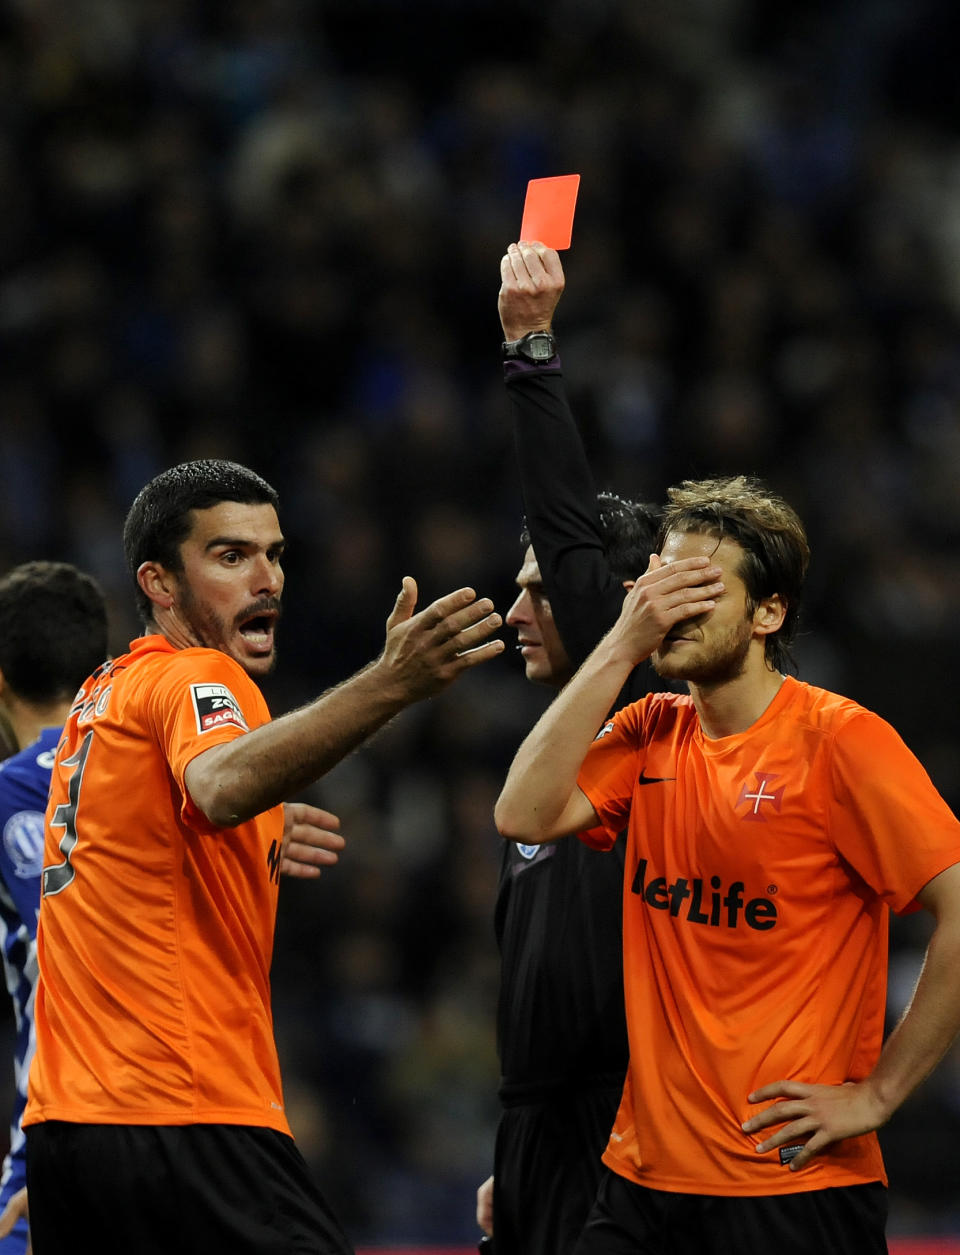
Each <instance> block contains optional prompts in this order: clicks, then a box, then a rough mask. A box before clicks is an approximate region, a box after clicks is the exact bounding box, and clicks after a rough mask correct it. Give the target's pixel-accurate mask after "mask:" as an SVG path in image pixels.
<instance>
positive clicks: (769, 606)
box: [753, 593, 787, 636]
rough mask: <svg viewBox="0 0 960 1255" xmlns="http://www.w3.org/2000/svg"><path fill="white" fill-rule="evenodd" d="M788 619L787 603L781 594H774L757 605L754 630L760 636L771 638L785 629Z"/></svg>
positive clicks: (754, 613)
mask: <svg viewBox="0 0 960 1255" xmlns="http://www.w3.org/2000/svg"><path fill="white" fill-rule="evenodd" d="M786 617H787V603H786V602H785V601H784V599H783V598H782V597H781V596H780V594H779V593H774V594H773V595H772V596H770V597H764V599H763V600H762V601H760V602H758V603H757V606H756V609H755V610H754V612H753V629H754V631H755V632H757V633H758V634H759V635H760V636H770V635H771V634H772V633H774V632H778V631H779V630H780V628H782V627H783V621H784V619H785V618H786Z"/></svg>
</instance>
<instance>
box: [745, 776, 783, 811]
mask: <svg viewBox="0 0 960 1255" xmlns="http://www.w3.org/2000/svg"><path fill="white" fill-rule="evenodd" d="M753 776H754V780H755V783H754V784H753V785H750V784H749V783H748V782H747V781H744V782H743V787H742V788H741V790H740V796H739V797H738V798H737V801H736V805H737V806H741V805H742V804H743V803H744V802H749V803H750V805H749V806H748V807H747V810H746V811H745V812H744V813H743V814H742V815H741V816H740V818H741V819H745V820H747V821H748V822H749V823H754V824H765V823H766V822H767V816H768V815H770V814H771V813H772V812H774V811H779V809H780V805H781V803H782V801H783V790H784V787H785V786H784V785H782V784H781V786H780V787H779V789H774V788H773V787H772V786H773V781H774V780H779V779H780V777H779V776H778V775H777V774H776V773H775V772H770V771H755V772H754V773H753ZM765 804H767V805H765Z"/></svg>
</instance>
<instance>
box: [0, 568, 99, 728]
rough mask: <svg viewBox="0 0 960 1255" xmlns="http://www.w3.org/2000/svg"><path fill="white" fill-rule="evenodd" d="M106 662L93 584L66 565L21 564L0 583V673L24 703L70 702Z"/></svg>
mask: <svg viewBox="0 0 960 1255" xmlns="http://www.w3.org/2000/svg"><path fill="white" fill-rule="evenodd" d="M106 656H107V607H106V603H105V601H104V597H103V593H102V592H101V591H100V586H99V585H98V584H97V582H96V580H94V579H92V578H91V577H90V576H89V575H86V574H84V572H83V571H78V570H77V568H76V567H75V566H71V565H70V564H69V563H67V562H25V563H23V564H22V565H21V566H18V567H14V568H13V569H12V570H11V571H8V572H7V573H6V575H4V576H3V577H0V671H2V672H3V678H4V681H5V682H6V683H7V684H9V686H10V688H11V689H12V690H13V692H14V693H16V695H17V696H18V697H20V698H21V699H22V700H23V701H26V702H37V703H44V704H45V703H48V702H54V701H61V700H63V699H65V698H70V697H73V695H74V694H75V693H76V691H77V689H78V688H79V687H80V685H81V684H82V683H83V681H84V680H85V679H86V678H87V676H89V675H90V674H91V673H92V672H93V671H95V670H96V668H97V667H98V666H99V665H100V663H102V662H103V661H104V659H105V658H106Z"/></svg>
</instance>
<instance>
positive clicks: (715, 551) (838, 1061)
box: [497, 477, 960, 1255]
mask: <svg viewBox="0 0 960 1255" xmlns="http://www.w3.org/2000/svg"><path fill="white" fill-rule="evenodd" d="M807 561H808V548H807V541H806V537H805V535H804V531H803V527H802V524H801V523H800V520H799V519H798V518H797V516H796V514H795V513H794V512H793V510H791V509H790V507H789V506H788V505H787V504H786V503H785V502H783V501H782V500H781V499H780V498H778V497H776V496H775V495H774V494H772V493H770V492H768V491H767V490H766V489H765V488H764V487H763V486H762V485H761V484H759V483H758V482H756V481H752V480H748V479H745V478H743V477H736V478H731V479H722V480H708V481H703V482H698V483H692V482H687V483H684V484H683V485H681V486H679V487H677V488H674V489H672V490H671V491H670V493H669V494H668V505H667V508H666V511H665V515H664V521H663V526H662V530H661V537H660V547H659V555H658V556H655V557H654V558H653V559H652V560H651V563H650V568H649V570H648V571H647V572H646V574H645V575H643V576H642V577H641V579H640V580H638V581H637V583H636V585H635V586H634V588H633V589H632V590H631V592H630V593H629V594H628V595H627V597H626V599H625V602H624V609H623V613H622V614H621V616H620V618H619V620H618V621H617V623H616V625H615V626H614V627H613V628H612V630H611V631H610V632H609V633H608V634H607V636H606V637H604V639H603V641H601V643H600V645H599V646H598V647H597V648H596V650H594V652H593V653H592V654H591V656H590V657H589V658H588V659H587V661H586V662H585V663H584V665H583V666H582V667H581V669H580V670H579V672H578V673H577V675H576V676H575V677H574V678H573V679H572V680H571V681H570V683H569V684H568V685H567V687H566V688H565V689H564V691H563V692H562V693H561V695H560V696H559V697H558V699H557V700H556V702H554V703H553V705H552V706H551V707H550V709H549V710H548V711H547V713H546V714H545V715H544V716H543V718H542V719H541V720H540V722H539V723H538V724H537V725H536V727H535V728H534V729H533V731H532V732H531V734H530V735H529V736H528V737H527V739H526V741H525V742H524V743H523V745H522V746H521V748H520V750H519V751H518V753H517V756H516V758H515V759H514V762H513V765H512V766H511V768H510V772H509V774H508V777H507V781H506V783H505V786H504V789H503V792H502V794H501V796H500V799H499V802H498V804H497V824H498V827H499V829H500V831H501V832H502V834H503V835H504V836H505V837H509V838H511V839H513V840H518V841H524V842H530V843H537V842H544V841H552V840H554V839H556V838H559V837H562V836H566V835H568V834H572V833H580V834H582V839H584V840H587V841H588V842H590V843H592V844H594V845H596V846H597V847H598V848H601V849H604V848H609V847H610V845H611V844H612V842H613V838H614V835H615V834H616V833H617V832H619V830H620V829H621V828H622V826H623V824H624V823H625V822H626V823H627V824H628V833H629V835H628V849H627V857H626V872H625V882H624V892H623V935H624V941H623V945H624V983H625V1000H626V1007H627V1022H628V1033H629V1036H630V1065H629V1070H628V1074H627V1081H626V1084H625V1086H624V1091H623V1097H622V1100H621V1104H620V1110H619V1112H618V1115H617V1120H616V1123H615V1125H614V1129H613V1132H612V1134H611V1136H610V1141H609V1143H608V1146H607V1150H606V1152H605V1154H604V1162H605V1164H606V1166H607V1168H608V1172H607V1174H606V1176H605V1177H604V1179H603V1181H602V1182H601V1186H600V1191H599V1194H598V1197H597V1202H596V1204H595V1206H594V1209H593V1212H592V1213H591V1216H590V1218H589V1220H588V1222H587V1226H586V1228H585V1230H584V1233H583V1234H582V1236H581V1238H580V1241H579V1243H578V1245H577V1247H576V1255H599V1253H600V1252H603V1255H621V1253H622V1255H626V1253H627V1252H631V1253H634V1252H636V1251H638V1250H643V1251H644V1252H648V1253H649V1255H686V1253H687V1252H690V1253H691V1255H692V1253H693V1252H696V1255H721V1252H729V1251H747V1250H764V1249H771V1250H776V1251H778V1253H779V1255H822V1253H823V1252H824V1251H829V1252H830V1253H831V1255H870V1253H873V1252H883V1251H885V1250H886V1240H885V1237H884V1227H885V1216H886V1190H885V1186H886V1178H885V1174H884V1167H883V1162H882V1159H881V1155H880V1150H879V1145H878V1142H877V1137H876V1133H875V1130H876V1129H878V1128H879V1127H880V1126H881V1125H882V1124H883V1123H884V1122H885V1121H886V1120H887V1119H888V1118H889V1117H890V1115H891V1114H892V1112H893V1111H894V1110H895V1109H896V1108H897V1107H898V1106H899V1105H900V1103H902V1102H903V1100H904V1099H905V1098H906V1097H907V1095H908V1094H909V1093H910V1092H911V1091H912V1090H913V1089H914V1088H915V1087H916V1086H917V1085H919V1084H920V1082H921V1081H922V1080H923V1079H924V1077H925V1076H927V1074H928V1073H929V1072H930V1071H931V1069H932V1068H933V1067H934V1066H935V1065H936V1064H937V1062H938V1061H939V1060H940V1058H941V1057H942V1056H943V1054H944V1053H945V1051H946V1050H947V1049H948V1047H949V1046H950V1044H951V1043H952V1041H953V1040H954V1037H955V1036H956V1034H957V1031H958V1029H960V987H958V986H957V982H956V970H957V966H958V964H960V824H958V822H957V820H956V819H955V817H954V816H953V815H952V813H951V812H950V810H949V808H948V807H947V806H946V804H945V803H944V802H943V800H942V799H941V797H940V796H939V794H938V793H937V791H936V790H935V789H934V787H933V785H932V784H931V782H930V780H929V778H928V777H927V775H926V773H925V772H924V770H923V768H922V767H921V765H920V763H919V762H918V761H917V760H916V758H915V757H914V756H913V755H912V754H911V753H910V751H909V750H908V749H907V748H906V746H905V745H904V744H903V742H902V741H901V740H900V738H899V737H898V736H897V734H896V733H895V732H894V730H893V729H892V728H891V727H890V726H889V725H888V724H887V723H885V722H884V721H883V720H882V719H880V718H879V717H878V716H876V715H874V714H872V713H870V712H869V711H867V710H865V709H863V707H861V706H858V705H857V704H856V703H855V702H852V701H850V700H848V699H846V698H843V697H839V696H837V695H836V694H834V693H829V692H826V691H825V690H823V689H819V688H814V687H812V686H810V685H807V684H803V683H801V682H800V681H798V680H796V679H794V678H793V677H791V676H785V675H784V669H785V668H786V666H787V664H788V662H789V654H788V647H789V643H790V639H791V635H792V633H793V631H794V628H795V626H796V621H797V614H798V609H799V604H800V593H801V588H802V584H803V580H804V576H805V573H806V567H807ZM691 564H699V566H700V568H701V571H702V583H701V584H700V585H699V586H698V587H697V588H694V589H691V588H690V587H686V586H684V583H683V581H682V579H681V578H680V573H681V572H682V571H685V570H689V569H691ZM647 657H650V658H652V661H653V664H654V666H655V668H656V670H657V671H658V672H659V674H660V675H661V676H663V677H664V678H669V679H672V680H685V681H686V682H687V685H688V688H689V695H688V696H687V695H684V696H679V695H677V694H666V693H662V694H654V695H651V696H648V697H646V698H643V699H642V700H641V701H639V702H636V703H634V704H632V705H629V706H627V707H625V708H624V709H623V710H621V711H619V712H618V713H617V715H616V716H615V717H614V718H613V719H612V720H609V721H608V722H606V723H604V719H605V712H606V710H607V708H608V707H609V705H610V703H611V701H612V700H613V698H614V697H615V696H616V694H617V692H618V691H619V690H620V687H621V685H622V684H623V681H624V679H625V677H626V676H627V675H628V674H629V673H630V671H631V669H632V668H633V667H634V666H635V665H636V664H637V663H638V662H639V661H640V660H641V659H643V658H647ZM601 724H602V725H603V726H602V727H601ZM598 728H600V731H599V734H598V732H597V729H598ZM917 905H919V906H922V907H924V908H926V909H927V910H929V911H930V912H931V913H932V914H933V916H934V918H935V921H936V927H935V930H934V933H933V936H932V939H931V941H930V945H929V948H928V952H927V958H926V963H925V965H924V969H923V974H922V976H921V978H920V980H919V982H918V985H917V988H916V991H915V993H914V996H913V999H912V1001H911V1003H910V1006H909V1007H908V1009H907V1011H906V1013H905V1014H904V1016H903V1018H902V1020H901V1021H900V1023H899V1025H898V1026H897V1028H896V1029H895V1030H894V1032H893V1033H892V1034H891V1035H890V1037H889V1039H888V1040H887V1042H886V1043H885V1044H883V1042H882V1033H883V1025H884V1011H885V997H886V964H887V949H886V947H887V940H886V937H887V920H886V912H887V908H888V907H889V908H892V909H893V910H895V911H898V912H899V911H907V910H910V909H913V908H914V907H916V906H917Z"/></svg>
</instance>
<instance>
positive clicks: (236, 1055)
mask: <svg viewBox="0 0 960 1255" xmlns="http://www.w3.org/2000/svg"><path fill="white" fill-rule="evenodd" d="M283 544H284V541H283V533H282V532H281V530H280V524H279V521H278V517H277V497H276V494H275V493H274V491H273V489H272V488H271V487H270V486H269V485H268V484H267V483H265V482H264V481H263V480H262V479H260V477H259V476H257V475H255V474H253V472H251V471H249V470H247V469H246V468H244V467H241V466H238V465H236V464H235V463H231V462H223V461H198V462H190V463H185V464H183V465H181V466H177V467H174V468H173V469H172V470H169V471H166V472H164V473H163V474H161V475H159V476H158V477H157V478H156V479H154V480H152V481H151V482H150V483H149V484H148V485H147V486H146V488H144V489H143V491H142V492H141V493H140V494H139V496H138V497H137V499H136V501H135V502H134V504H133V506H132V508H131V510H130V513H129V515H128V517H127V522H126V526H125V530H124V545H125V549H126V554H127V561H128V565H129V567H130V570H131V574H132V575H133V577H134V579H135V581H136V590H137V598H138V603H139V607H140V610H141V613H142V616H143V619H144V623H145V628H146V634H145V635H144V636H142V637H140V638H139V639H138V640H136V641H134V642H133V643H132V645H131V648H130V652H129V653H127V654H125V655H123V656H122V657H119V658H117V659H115V660H114V661H112V662H110V663H108V664H105V665H104V666H103V667H101V668H100V670H98V671H97V672H95V673H94V674H93V675H92V676H91V677H90V679H89V680H88V681H87V682H86V683H85V684H84V685H83V687H82V689H81V691H80V693H79V694H78V696H77V699H76V701H75V702H74V704H73V707H72V709H71V711H70V713H69V716H68V718H67V721H66V725H65V728H64V735H63V738H62V740H61V742H60V745H59V747H58V750H57V755H56V760H55V763H54V768H53V778H52V782H51V794H50V802H49V806H48V809H47V816H46V845H45V856H44V867H43V876H42V891H43V898H42V906H41V912H40V926H39V932H38V957H39V965H40V981H39V986H38V991H37V998H36V1029H37V1053H36V1058H35V1060H34V1064H33V1067H32V1069H31V1073H30V1086H29V1101H28V1105H27V1112H26V1115H25V1117H24V1125H25V1127H26V1129H27V1179H28V1186H29V1191H30V1216H31V1229H32V1234H33V1241H34V1249H35V1252H36V1255H46V1253H54V1252H61V1251H64V1250H97V1251H99V1252H101V1253H102V1255H108V1253H111V1252H115V1253H116V1255H120V1252H123V1255H131V1253H132V1252H136V1255H151V1253H153V1252H156V1253H157V1255H160V1253H161V1252H162V1253H163V1255H169V1253H170V1252H171V1251H177V1252H180V1253H183V1252H191V1251H195V1252H198V1253H200V1252H203V1253H204V1255H208V1253H209V1252H215V1251H230V1252H231V1255H245V1253H248V1255H261V1253H262V1252H267V1251H276V1252H281V1251H290V1252H292V1251H295V1250H296V1251H300V1250H303V1251H314V1252H331V1253H335V1255H345V1253H347V1252H350V1250H351V1246H350V1243H349V1241H348V1239H347V1238H346V1236H345V1235H344V1234H343V1231H342V1230H341V1228H340V1225H339V1223H338V1222H337V1220H336V1218H335V1217H334V1216H333V1215H332V1214H331V1212H330V1209H329V1208H328V1206H327V1204H326V1202H325V1200H324V1198H323V1196H322V1195H321V1194H320V1192H319V1191H318V1190H317V1188H316V1186H315V1185H314V1183H313V1182H312V1181H311V1180H310V1177H309V1174H308V1172H307V1169H306V1165H305V1163H304V1161H303V1159H302V1158H301V1157H300V1155H299V1153H298V1151H297V1149H296V1146H295V1145H294V1142H293V1140H292V1138H291V1136H290V1130H289V1127H288V1124H287V1119H286V1115H285V1113H284V1105H283V1093H282V1088H281V1084H280V1073H279V1067H278V1062H277V1052H276V1047H275V1044H274V1039H273V1028H272V1022H271V1011H270V986H269V965H270V956H271V949H272V944H273V931H274V921H275V915H276V905H277V885H278V879H279V874H280V870H281V867H282V864H283V861H284V857H285V850H286V847H287V846H288V845H289V844H290V843H291V842H297V841H300V840H305V841H306V843H307V845H308V846H309V845H310V844H311V842H312V837H313V833H314V830H315V829H316V828H317V827H320V828H323V827H324V826H327V825H330V824H335V820H334V818H333V817H332V816H329V815H328V814H327V812H325V811H321V810H318V808H316V807H311V806H307V805H306V804H303V803H299V804H295V805H292V806H287V807H286V808H285V807H284V805H283V801H284V798H286V797H288V796H290V795H291V794H293V793H296V792H297V791H298V790H299V789H301V788H303V787H304V786H305V785H307V784H308V783H310V782H311V781H313V780H315V779H317V778H318V777H319V776H321V775H322V774H323V773H324V772H326V771H327V770H328V769H329V768H330V767H332V766H333V765H334V764H335V763H337V762H338V761H339V760H340V759H342V758H343V757H344V755H345V754H347V753H348V752H349V751H350V750H352V749H353V748H354V747H356V746H357V745H359V744H360V742H362V741H363V740H364V739H365V738H366V737H368V736H369V735H370V734H371V733H372V732H373V731H375V730H376V729H377V728H379V727H381V726H382V725H383V724H385V723H386V722H387V721H388V720H389V719H390V718H391V717H392V716H393V715H395V714H397V713H398V712H399V711H400V710H402V709H403V708H404V707H406V706H407V705H409V704H410V703H411V702H414V701H417V700H419V699H421V698H425V697H428V696H430V695H431V694H432V693H435V692H438V691H439V690H440V689H442V688H443V687H444V686H445V685H447V684H449V683H450V682H451V681H452V680H454V679H455V678H456V677H457V676H458V675H459V674H461V673H462V672H463V671H464V670H466V669H468V668H470V667H473V666H475V665H477V664H479V663H482V662H483V661H485V660H486V659H488V658H491V657H493V656H494V655H496V654H498V653H499V652H501V650H502V648H503V644H502V642H500V641H493V640H490V639H489V638H490V636H491V633H492V632H494V631H495V630H496V628H497V627H498V626H499V624H500V619H499V616H497V615H496V614H495V613H494V612H493V606H492V605H491V603H490V602H489V601H486V600H481V599H477V598H476V597H475V595H474V593H473V590H471V589H460V590H459V591H457V592H454V593H451V594H449V595H448V596H446V597H443V598H440V599H439V600H438V601H435V602H434V603H433V604H432V605H430V606H428V607H427V608H426V609H425V610H423V611H421V612H420V613H419V614H415V613H414V608H415V604H416V595H417V590H416V584H415V583H414V581H413V580H412V579H410V578H409V577H407V578H405V579H404V581H403V587H402V589H401V592H400V595H399V596H398V598H397V601H396V604H395V606H394V608H393V612H392V613H391V615H390V617H389V619H388V620H387V633H386V642H385V645H384V649H383V652H382V654H381V655H380V657H379V658H377V659H376V660H375V661H373V662H371V663H370V664H369V665H368V666H367V667H365V668H364V669H363V670H362V671H360V672H359V673H358V674H357V675H355V676H353V677H352V678H351V679H349V680H346V681H345V682H344V683H342V684H340V685H338V686H337V687H336V688H334V689H332V690H331V691H329V692H328V693H325V694H324V695H323V696H321V697H319V698H318V699H317V700H316V701H314V702H312V703H311V704H309V705H307V706H304V707H302V708H301V709H300V710H297V711H294V712H293V713H291V714H288V715H285V716H283V717H282V718H279V719H276V720H273V721H271V719H270V715H269V712H268V710H267V707H266V704H265V702H264V700H263V697H262V696H261V694H260V691H259V689H258V687H257V684H256V680H257V678H258V677H260V676H262V675H265V674H266V673H267V672H268V671H269V670H270V668H271V667H272V666H273V662H274V655H275V632H276V624H277V619H278V616H279V613H280V601H281V594H282V591H283V583H284V576H283V568H282V564H281V558H282V553H283ZM323 854H326V856H327V859H329V857H330V853H329V851H322V850H321V851H319V852H318V859H319V860H320V861H324V860H323V858H322V857H321V856H322V855H323Z"/></svg>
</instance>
